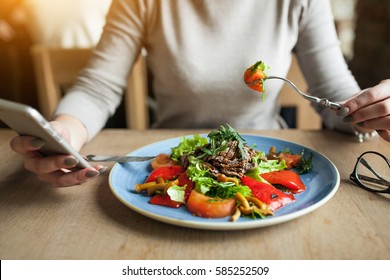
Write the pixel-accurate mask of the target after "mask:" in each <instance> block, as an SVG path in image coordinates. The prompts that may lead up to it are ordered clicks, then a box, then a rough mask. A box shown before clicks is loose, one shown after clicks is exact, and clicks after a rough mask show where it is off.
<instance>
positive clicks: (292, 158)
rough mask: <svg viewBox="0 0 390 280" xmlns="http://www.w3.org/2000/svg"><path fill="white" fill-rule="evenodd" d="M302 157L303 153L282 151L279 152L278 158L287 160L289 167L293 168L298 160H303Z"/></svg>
mask: <svg viewBox="0 0 390 280" xmlns="http://www.w3.org/2000/svg"><path fill="white" fill-rule="evenodd" d="M301 158H302V156H301V155H295V154H288V153H283V152H280V153H279V154H278V159H279V160H280V161H281V160H285V161H286V165H287V168H288V169H291V168H293V167H294V166H296V165H297V164H298V162H299V161H300V160H301Z"/></svg>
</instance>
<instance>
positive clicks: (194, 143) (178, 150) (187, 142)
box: [171, 134, 208, 161]
mask: <svg viewBox="0 0 390 280" xmlns="http://www.w3.org/2000/svg"><path fill="white" fill-rule="evenodd" d="M207 143H208V139H207V138H204V137H201V136H200V135H199V134H195V135H194V136H193V137H192V138H186V137H182V138H181V140H180V143H179V145H177V146H176V147H173V148H172V149H171V150H172V154H171V158H172V159H173V160H175V161H180V158H181V157H182V156H183V155H187V154H192V153H193V152H194V151H195V149H196V148H197V147H200V146H203V145H206V144H207Z"/></svg>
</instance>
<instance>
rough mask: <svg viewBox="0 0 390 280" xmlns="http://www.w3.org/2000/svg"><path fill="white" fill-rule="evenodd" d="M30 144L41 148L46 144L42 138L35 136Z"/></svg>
mask: <svg viewBox="0 0 390 280" xmlns="http://www.w3.org/2000/svg"><path fill="white" fill-rule="evenodd" d="M30 144H31V146H33V147H35V148H40V147H42V146H43V145H45V141H43V140H42V139H40V138H33V139H31V141H30Z"/></svg>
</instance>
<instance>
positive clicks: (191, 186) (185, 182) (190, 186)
mask: <svg viewBox="0 0 390 280" xmlns="http://www.w3.org/2000/svg"><path fill="white" fill-rule="evenodd" d="M178 179H179V186H181V187H182V186H185V185H187V187H186V190H185V193H184V201H185V202H187V200H188V197H189V196H190V193H191V191H192V190H193V189H194V188H195V183H194V182H192V181H191V180H190V178H188V176H187V173H186V172H183V173H181V174H180V176H179V178H178Z"/></svg>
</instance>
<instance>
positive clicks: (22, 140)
mask: <svg viewBox="0 0 390 280" xmlns="http://www.w3.org/2000/svg"><path fill="white" fill-rule="evenodd" d="M43 145H45V141H43V140H42V139H39V138H36V137H33V136H15V137H14V138H12V139H11V141H10V146H11V149H12V150H14V151H15V152H17V153H19V154H28V153H29V152H31V151H36V150H38V149H39V148H41V147H42V146H43Z"/></svg>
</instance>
